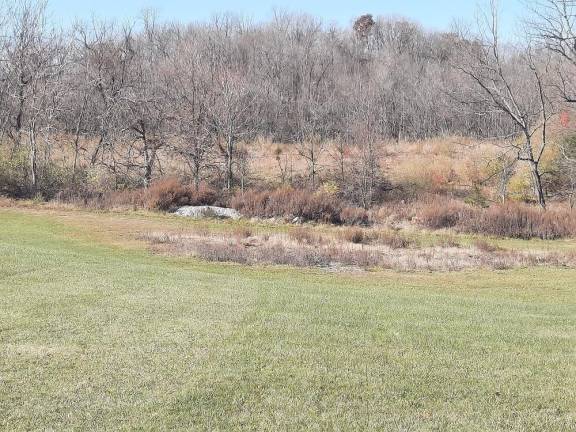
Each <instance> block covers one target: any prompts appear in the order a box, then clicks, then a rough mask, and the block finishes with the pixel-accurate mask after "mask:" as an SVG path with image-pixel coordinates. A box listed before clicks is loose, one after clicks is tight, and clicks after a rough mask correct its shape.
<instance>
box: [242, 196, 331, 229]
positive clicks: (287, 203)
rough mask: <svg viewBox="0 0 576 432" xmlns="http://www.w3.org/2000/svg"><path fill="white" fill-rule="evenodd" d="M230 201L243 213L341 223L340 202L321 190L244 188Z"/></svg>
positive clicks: (245, 214) (254, 215)
mask: <svg viewBox="0 0 576 432" xmlns="http://www.w3.org/2000/svg"><path fill="white" fill-rule="evenodd" d="M231 205H232V207H233V208H234V209H236V210H238V211H239V212H240V213H242V214H243V215H244V216H253V217H261V218H272V217H282V218H296V217H298V218H302V219H304V220H307V221H316V222H327V223H340V211H341V206H340V203H339V202H337V201H336V199H335V198H334V197H332V196H331V195H329V194H327V193H324V192H317V193H313V192H311V191H308V190H303V189H292V188H280V189H276V190H271V191H260V192H258V191H245V192H241V193H238V194H237V195H236V196H235V197H234V198H233V199H232V201H231Z"/></svg>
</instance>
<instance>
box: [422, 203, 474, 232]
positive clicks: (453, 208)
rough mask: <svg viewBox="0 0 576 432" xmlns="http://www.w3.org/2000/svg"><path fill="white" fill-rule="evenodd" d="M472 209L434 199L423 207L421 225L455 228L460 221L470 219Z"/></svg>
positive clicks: (461, 204)
mask: <svg viewBox="0 0 576 432" xmlns="http://www.w3.org/2000/svg"><path fill="white" fill-rule="evenodd" d="M471 211H472V208H471V207H470V206H468V205H466V204H464V203H461V202H459V201H456V200H450V199H439V198H437V199H433V200H431V201H429V202H427V203H425V204H424V205H423V207H422V208H421V209H420V211H419V212H418V219H419V221H420V223H421V224H422V225H424V226H426V227H428V228H432V229H441V228H453V227H455V226H456V225H458V223H459V222H460V220H462V219H463V218H467V217H469V215H470V213H471Z"/></svg>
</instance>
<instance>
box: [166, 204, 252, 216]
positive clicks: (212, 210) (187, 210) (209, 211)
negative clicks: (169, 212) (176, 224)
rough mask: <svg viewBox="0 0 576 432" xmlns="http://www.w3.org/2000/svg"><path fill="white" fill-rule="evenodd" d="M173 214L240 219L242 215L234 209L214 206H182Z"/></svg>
mask: <svg viewBox="0 0 576 432" xmlns="http://www.w3.org/2000/svg"><path fill="white" fill-rule="evenodd" d="M175 214H177V215H178V216H183V217H190V218H194V219H203V218H219V219H240V218H241V217H242V215H241V214H240V213H239V212H238V211H236V210H234V209H230V208H225V207H215V206H184V207H180V208H179V209H178V210H176V212H175Z"/></svg>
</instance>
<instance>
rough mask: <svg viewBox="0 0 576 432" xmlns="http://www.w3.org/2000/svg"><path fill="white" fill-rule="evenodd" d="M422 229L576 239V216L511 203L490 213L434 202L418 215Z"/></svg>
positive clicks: (495, 206)
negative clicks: (450, 229) (449, 229)
mask: <svg viewBox="0 0 576 432" xmlns="http://www.w3.org/2000/svg"><path fill="white" fill-rule="evenodd" d="M418 218H419V221H420V223H421V224H422V225H424V226H426V227H428V228H432V229H439V228H455V229H456V230H459V231H463V232H468V233H477V234H487V235H494V236H500V237H514V238H521V239H530V238H540V239H544V240H552V239H558V238H563V237H571V236H576V214H574V213H573V212H571V211H570V210H568V209H550V210H547V211H544V210H542V209H540V208H537V207H533V206H530V205H528V204H522V203H514V202H510V203H507V204H503V205H494V206H492V207H489V208H487V209H483V208H477V207H472V206H470V205H467V204H464V203H460V202H458V201H455V200H447V199H444V200H440V199H437V200H434V201H431V202H428V203H427V204H425V205H424V206H423V207H422V208H421V209H420V211H419V214H418Z"/></svg>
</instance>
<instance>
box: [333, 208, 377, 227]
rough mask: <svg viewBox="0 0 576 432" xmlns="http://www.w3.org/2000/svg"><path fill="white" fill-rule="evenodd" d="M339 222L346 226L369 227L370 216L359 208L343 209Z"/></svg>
mask: <svg viewBox="0 0 576 432" xmlns="http://www.w3.org/2000/svg"><path fill="white" fill-rule="evenodd" d="M340 220H341V221H342V223H343V224H346V225H369V224H370V214H369V213H368V212H367V211H366V210H364V209H363V208H359V207H344V208H343V209H342V211H341V212H340Z"/></svg>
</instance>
